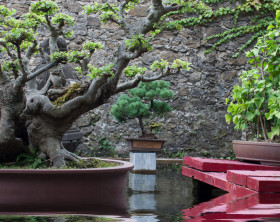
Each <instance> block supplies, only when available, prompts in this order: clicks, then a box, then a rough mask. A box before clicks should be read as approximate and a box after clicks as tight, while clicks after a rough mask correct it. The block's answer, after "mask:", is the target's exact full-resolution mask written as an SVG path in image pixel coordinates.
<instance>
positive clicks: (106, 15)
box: [83, 2, 119, 24]
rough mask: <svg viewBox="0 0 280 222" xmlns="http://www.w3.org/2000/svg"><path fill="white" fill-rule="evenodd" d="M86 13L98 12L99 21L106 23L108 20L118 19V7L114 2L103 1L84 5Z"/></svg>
mask: <svg viewBox="0 0 280 222" xmlns="http://www.w3.org/2000/svg"><path fill="white" fill-rule="evenodd" d="M83 8H84V10H85V12H86V14H87V15H89V14H92V13H99V15H100V18H101V21H102V22H103V23H105V24H106V22H107V21H108V20H112V19H115V20H118V19H119V16H118V10H119V9H118V7H117V6H115V5H114V4H110V5H109V3H103V4H99V3H97V2H95V3H94V4H93V5H86V6H84V7H83Z"/></svg>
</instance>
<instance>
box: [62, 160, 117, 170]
mask: <svg viewBox="0 0 280 222" xmlns="http://www.w3.org/2000/svg"><path fill="white" fill-rule="evenodd" d="M114 166H117V164H115V163H111V162H108V161H102V160H99V159H84V160H80V161H77V162H75V161H69V162H67V165H66V167H64V169H87V168H107V167H114Z"/></svg>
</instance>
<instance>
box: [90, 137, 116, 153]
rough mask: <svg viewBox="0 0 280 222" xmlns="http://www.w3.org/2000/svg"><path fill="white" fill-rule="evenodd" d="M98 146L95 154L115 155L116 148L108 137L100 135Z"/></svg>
mask: <svg viewBox="0 0 280 222" xmlns="http://www.w3.org/2000/svg"><path fill="white" fill-rule="evenodd" d="M97 143H98V145H99V146H98V148H97V149H94V152H95V154H94V156H103V157H115V156H116V150H115V147H114V146H113V145H112V143H111V142H110V141H109V140H108V139H107V138H106V137H100V138H98V140H97Z"/></svg>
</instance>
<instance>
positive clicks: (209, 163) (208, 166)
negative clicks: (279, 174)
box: [183, 157, 280, 172]
mask: <svg viewBox="0 0 280 222" xmlns="http://www.w3.org/2000/svg"><path fill="white" fill-rule="evenodd" d="M183 165H188V166H190V167H193V168H195V169H198V170H201V171H208V172H227V171H228V170H280V167H274V166H265V165H259V164H252V163H244V162H240V161H236V160H220V159H207V158H201V157H185V158H184V161H183Z"/></svg>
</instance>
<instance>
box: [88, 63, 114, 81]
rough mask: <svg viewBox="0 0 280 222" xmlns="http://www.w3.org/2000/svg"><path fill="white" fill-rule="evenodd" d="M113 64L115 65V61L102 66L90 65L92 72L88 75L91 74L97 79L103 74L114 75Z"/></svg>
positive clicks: (91, 76) (92, 77)
mask: <svg viewBox="0 0 280 222" xmlns="http://www.w3.org/2000/svg"><path fill="white" fill-rule="evenodd" d="M113 66H114V64H113V63H111V64H109V65H107V66H102V67H100V68H97V67H94V66H89V70H90V74H88V75H87V76H89V77H90V78H91V79H96V78H97V77H101V76H103V75H109V76H113V75H114V73H113V72H112V68H113Z"/></svg>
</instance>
